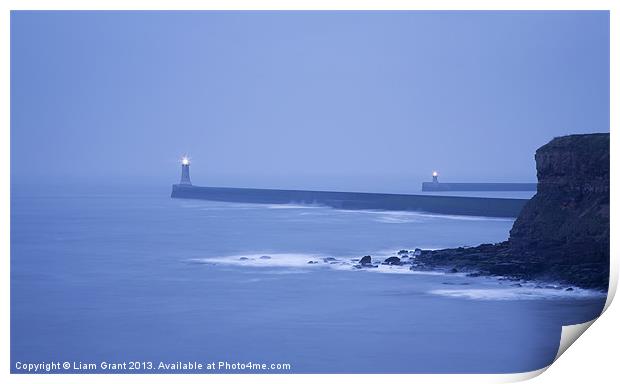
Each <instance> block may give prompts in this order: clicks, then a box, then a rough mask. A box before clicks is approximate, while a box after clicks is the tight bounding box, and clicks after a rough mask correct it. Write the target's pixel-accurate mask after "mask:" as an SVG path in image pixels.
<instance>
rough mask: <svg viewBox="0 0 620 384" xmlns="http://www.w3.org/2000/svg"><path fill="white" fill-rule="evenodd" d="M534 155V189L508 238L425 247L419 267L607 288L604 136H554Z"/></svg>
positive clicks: (606, 136)
mask: <svg viewBox="0 0 620 384" xmlns="http://www.w3.org/2000/svg"><path fill="white" fill-rule="evenodd" d="M535 159H536V170H537V177H538V186H537V193H536V195H535V196H534V197H533V198H532V199H531V200H530V201H528V203H527V204H526V205H525V206H524V207H523V210H522V211H521V213H520V214H519V216H518V217H517V220H516V221H515V223H514V225H513V227H512V229H511V231H510V238H509V239H508V241H505V242H503V243H499V244H483V245H481V246H478V247H472V248H457V249H445V250H439V251H425V252H422V255H421V256H420V257H419V259H420V260H419V261H420V263H421V265H423V266H452V267H454V268H455V269H456V270H464V271H470V272H473V273H480V274H489V275H503V276H509V277H514V278H523V279H544V280H559V281H562V282H565V283H569V284H574V285H577V286H580V287H586V288H597V289H607V286H608V282H609V134H588V135H571V136H564V137H558V138H555V139H553V140H552V141H551V142H549V143H548V144H546V145H544V146H542V147H541V148H539V149H538V150H537V151H536V155H535ZM474 271H475V272H474Z"/></svg>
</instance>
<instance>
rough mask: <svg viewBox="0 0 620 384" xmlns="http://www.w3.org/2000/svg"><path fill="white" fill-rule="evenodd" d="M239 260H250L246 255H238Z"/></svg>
mask: <svg viewBox="0 0 620 384" xmlns="http://www.w3.org/2000/svg"><path fill="white" fill-rule="evenodd" d="M239 260H250V259H248V258H247V257H245V256H242V257H240V258H239Z"/></svg>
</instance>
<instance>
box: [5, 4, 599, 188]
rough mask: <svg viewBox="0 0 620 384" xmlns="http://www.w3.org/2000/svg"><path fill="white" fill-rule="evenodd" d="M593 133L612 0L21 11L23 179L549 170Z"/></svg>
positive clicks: (321, 179) (290, 184)
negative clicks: (555, 143) (596, 4)
mask: <svg viewBox="0 0 620 384" xmlns="http://www.w3.org/2000/svg"><path fill="white" fill-rule="evenodd" d="M589 132H609V14H608V12H593V11H587V12H567V11H560V12H61V11H53V12H26V11H14V12H12V14H11V183H12V185H33V184H37V185H41V186H44V185H53V184H84V185H100V184H105V185H125V186H138V185H150V186H154V185H158V186H164V187H165V188H169V186H170V185H171V184H173V183H176V182H178V180H179V178H180V172H181V171H180V164H179V159H180V158H181V156H182V155H184V154H188V155H189V156H190V158H191V160H192V164H191V177H192V181H193V183H194V184H195V185H205V186H207V185H211V186H236V187H266V188H310V189H323V190H356V191H378V192H379V191H380V192H401V193H402V192H415V191H419V189H420V183H421V182H422V181H427V180H430V179H431V172H432V171H433V170H437V171H438V172H439V178H440V181H445V182H448V181H454V182H457V181H472V182H473V181H489V182H509V181H515V182H535V181H536V170H535V163H534V152H535V151H536V149H537V148H538V147H540V146H542V145H544V144H545V143H546V142H548V141H549V140H551V139H552V138H553V137H556V136H562V135H566V134H574V133H589Z"/></svg>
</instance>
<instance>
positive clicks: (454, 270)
mask: <svg viewBox="0 0 620 384" xmlns="http://www.w3.org/2000/svg"><path fill="white" fill-rule="evenodd" d="M458 271H459V270H458V269H456V268H452V269H451V270H450V273H457V272H458Z"/></svg>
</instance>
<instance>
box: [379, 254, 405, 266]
mask: <svg viewBox="0 0 620 384" xmlns="http://www.w3.org/2000/svg"><path fill="white" fill-rule="evenodd" d="M383 264H387V265H400V264H401V262H400V258H399V257H396V256H391V257H388V258H387V259H385V260H384V261H383Z"/></svg>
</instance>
